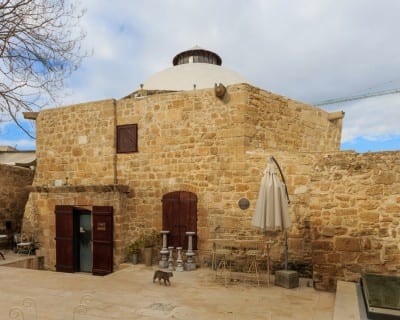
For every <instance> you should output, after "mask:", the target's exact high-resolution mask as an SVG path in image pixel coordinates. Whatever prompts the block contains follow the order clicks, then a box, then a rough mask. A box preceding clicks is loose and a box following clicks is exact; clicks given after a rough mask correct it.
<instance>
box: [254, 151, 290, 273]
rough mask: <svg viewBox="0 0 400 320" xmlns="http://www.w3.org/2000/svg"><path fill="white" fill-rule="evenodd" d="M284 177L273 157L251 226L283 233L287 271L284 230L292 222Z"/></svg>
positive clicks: (286, 248) (263, 230) (261, 186)
mask: <svg viewBox="0 0 400 320" xmlns="http://www.w3.org/2000/svg"><path fill="white" fill-rule="evenodd" d="M275 164H276V166H277V167H278V169H279V172H280V174H281V177H282V180H283V181H281V179H280V178H279V176H278V174H277V172H276V170H275ZM284 180H285V178H284V176H283V174H282V171H281V169H280V167H279V164H278V162H277V161H276V160H275V158H274V157H272V156H271V157H270V158H269V163H268V166H267V169H266V170H265V171H264V176H263V178H262V180H261V185H260V191H259V193H258V198H257V203H256V210H255V213H254V216H253V219H252V221H251V224H252V225H253V226H254V227H256V228H258V229H259V230H260V231H262V232H265V231H285V269H287V260H288V253H287V251H288V246H287V233H286V230H287V229H288V228H290V226H291V225H292V222H291V220H290V216H289V210H288V204H289V196H288V193H287V189H286V184H285V183H284Z"/></svg>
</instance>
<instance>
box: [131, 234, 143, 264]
mask: <svg viewBox="0 0 400 320" xmlns="http://www.w3.org/2000/svg"><path fill="white" fill-rule="evenodd" d="M141 247H142V241H141V240H140V239H138V240H136V241H134V242H132V243H131V244H130V245H129V246H128V253H129V256H130V257H131V259H132V263H133V264H137V263H138V261H139V253H140V248H141Z"/></svg>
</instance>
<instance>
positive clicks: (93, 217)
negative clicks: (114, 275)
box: [55, 205, 113, 275]
mask: <svg viewBox="0 0 400 320" xmlns="http://www.w3.org/2000/svg"><path fill="white" fill-rule="evenodd" d="M55 215H56V218H55V222H56V230H55V231H56V237H55V240H56V270H57V271H60V272H79V271H83V272H92V274H94V275H106V274H109V273H111V272H113V207H108V206H93V207H92V210H91V211H90V210H87V209H83V208H79V207H74V206H68V205H57V206H56V208H55ZM90 269H91V270H90Z"/></svg>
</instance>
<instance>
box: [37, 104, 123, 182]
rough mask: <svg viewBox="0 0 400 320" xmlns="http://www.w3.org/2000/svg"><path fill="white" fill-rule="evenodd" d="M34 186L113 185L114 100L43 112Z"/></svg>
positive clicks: (39, 119) (38, 123)
mask: <svg viewBox="0 0 400 320" xmlns="http://www.w3.org/2000/svg"><path fill="white" fill-rule="evenodd" d="M36 121H37V125H36V127H37V140H36V156H37V170H36V171H37V173H36V176H35V181H34V185H37V186H43V185H47V186H54V185H55V180H62V182H63V183H64V184H70V185H77V184H79V185H97V184H113V183H115V181H114V180H115V179H114V177H115V166H114V158H115V101H114V100H104V101H97V102H92V103H85V104H79V105H73V106H69V107H63V108H56V109H46V110H42V111H41V112H40V114H39V116H38V118H37V120H36Z"/></svg>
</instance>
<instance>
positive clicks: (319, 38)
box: [62, 0, 400, 141]
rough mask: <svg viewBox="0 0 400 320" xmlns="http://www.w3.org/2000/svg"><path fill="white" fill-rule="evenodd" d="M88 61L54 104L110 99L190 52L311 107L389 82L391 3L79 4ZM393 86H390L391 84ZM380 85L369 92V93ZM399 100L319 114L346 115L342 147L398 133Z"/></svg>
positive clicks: (395, 48) (395, 5)
mask: <svg viewBox="0 0 400 320" xmlns="http://www.w3.org/2000/svg"><path fill="white" fill-rule="evenodd" d="M83 5H84V6H86V7H87V9H88V10H87V14H86V16H85V17H84V18H83V21H82V24H83V26H84V28H85V29H86V31H87V38H86V40H85V42H84V46H85V47H87V48H89V49H93V50H94V54H93V56H92V57H89V58H88V59H86V60H85V62H84V64H83V65H82V68H81V69H80V70H79V71H78V72H76V73H75V74H74V75H73V77H72V78H71V79H69V81H68V85H69V87H68V88H67V90H66V91H68V92H69V93H70V95H69V96H68V97H66V98H65V99H64V100H63V101H62V104H72V103H79V102H85V101H91V100H100V99H105V98H120V97H122V96H124V95H126V94H128V93H130V92H132V91H133V90H135V89H136V88H138V87H139V85H140V83H142V82H143V81H144V80H145V79H147V78H148V77H149V76H150V75H152V74H153V73H155V72H157V71H161V70H162V69H165V68H168V67H170V66H171V61H172V58H173V56H174V55H175V54H177V53H178V52H180V51H183V50H185V49H188V48H190V47H192V46H194V45H200V46H202V47H205V48H207V49H210V50H212V51H215V52H217V53H218V54H219V55H220V56H221V57H222V59H223V65H224V66H226V67H228V68H230V69H233V70H235V71H237V72H239V73H241V74H242V75H243V76H244V77H245V78H247V79H249V80H250V82H252V83H253V84H254V85H256V86H258V87H261V88H263V89H265V90H268V91H272V92H275V93H278V94H282V95H285V96H288V97H290V98H293V99H297V100H300V101H304V102H308V103H313V102H317V101H321V100H325V99H328V98H337V97H342V96H350V95H352V94H354V93H362V92H363V91H365V90H366V89H367V88H370V87H371V86H374V85H375V84H382V83H387V82H389V81H391V80H395V79H397V80H399V78H400V77H399V76H398V75H399V74H400V44H399V42H398V41H396V39H397V38H398V35H397V34H398V30H400V19H398V12H400V2H399V1H397V0H382V1H375V0H365V1H346V0H324V1H320V0H299V1H289V0H269V1H264V0H237V1H230V0H220V1H214V0H212V1H211V0H185V1H178V0H148V1H138V0H116V1H112V2H110V1H95V0H87V1H85V2H84V3H83ZM390 85H391V86H392V87H398V88H399V87H400V81H398V82H397V83H391V84H390ZM386 88H387V86H386V87H385V86H381V87H375V89H376V90H383V89H386ZM399 96H400V95H391V96H385V97H380V98H374V99H367V100H360V101H356V102H352V103H343V104H341V105H340V106H338V105H333V106H325V107H324V108H325V109H327V110H341V109H343V110H344V111H345V112H346V116H345V120H344V130H343V141H351V140H354V139H355V138H357V137H360V136H362V137H364V138H369V139H372V138H373V139H380V138H382V139H383V138H384V137H390V136H392V135H397V134H399V132H398V129H397V126H396V124H395V121H396V120H395V119H398V118H399V117H400V108H398V107H399Z"/></svg>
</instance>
